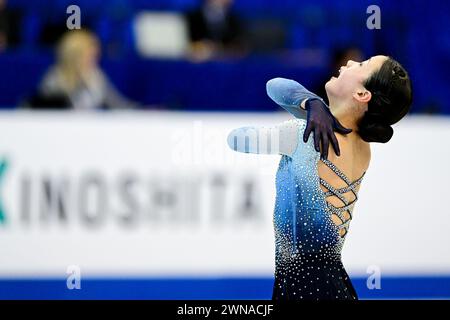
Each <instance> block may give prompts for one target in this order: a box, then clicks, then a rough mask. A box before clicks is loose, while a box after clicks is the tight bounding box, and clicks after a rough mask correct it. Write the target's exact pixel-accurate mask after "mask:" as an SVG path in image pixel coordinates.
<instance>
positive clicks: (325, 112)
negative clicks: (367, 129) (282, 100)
mask: <svg viewBox="0 0 450 320" xmlns="http://www.w3.org/2000/svg"><path fill="white" fill-rule="evenodd" d="M305 109H306V111H307V123H306V129H305V132H304V134H303V141H304V142H306V141H308V138H309V135H310V134H311V131H313V130H314V147H315V148H316V151H317V152H320V147H319V143H320V141H321V142H322V153H321V155H322V158H325V159H327V158H328V147H329V143H330V140H331V144H332V145H333V148H334V151H335V152H336V154H337V155H338V156H340V155H341V151H340V150H339V143H338V141H337V139H336V136H335V134H334V131H336V132H339V133H341V134H348V133H350V132H352V129H347V128H344V127H343V126H342V125H341V124H340V123H339V121H338V120H337V119H336V118H335V117H334V116H333V114H332V113H331V111H330V109H329V108H328V106H327V105H326V104H325V103H324V102H323V101H322V100H321V99H318V98H311V99H308V100H306V103H305Z"/></svg>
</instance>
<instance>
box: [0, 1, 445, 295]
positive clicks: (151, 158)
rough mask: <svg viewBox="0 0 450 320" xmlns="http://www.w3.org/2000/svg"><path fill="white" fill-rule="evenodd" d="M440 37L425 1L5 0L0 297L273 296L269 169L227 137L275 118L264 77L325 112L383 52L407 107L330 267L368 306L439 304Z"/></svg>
mask: <svg viewBox="0 0 450 320" xmlns="http://www.w3.org/2000/svg"><path fill="white" fill-rule="evenodd" d="M71 5H76V6H77V7H75V8H74V7H70V6H71ZM370 5H377V6H378V7H379V8H380V17H381V25H380V26H381V28H380V29H369V28H368V27H367V25H366V22H367V20H368V19H369V17H370V16H371V15H372V14H373V12H371V11H370V12H367V10H368V7H369V6H370ZM77 19H78V21H79V22H80V24H81V30H69V29H68V26H69V25H70V24H71V25H73V24H74V23H75V24H76V22H77ZM449 21H450V5H449V4H448V2H446V1H438V0H430V1H364V0H362V1H350V0H342V1H330V0H314V1H308V0H305V1H300V0H278V1H272V0H246V1H244V0H234V1H233V0H164V1H162V0H147V1H144V0H111V1H100V0H89V1H87V0H80V1H75V0H71V1H66V0H49V1H46V2H45V5H43V4H42V2H39V1H25V0H0V128H2V131H1V132H2V134H1V138H0V241H1V243H2V245H1V246H0V261H1V263H0V298H2V299H9V298H57V299H78V298H86V299H99V298H113V299H115V298H125V299H127V298H135V299H270V297H271V293H272V285H273V271H274V270H273V267H274V238H273V227H272V216H271V215H272V213H273V205H274V196H275V189H274V183H275V180H274V179H275V171H276V169H277V161H278V160H279V157H276V156H253V155H241V154H236V153H233V152H232V151H230V150H228V149H227V146H226V137H227V134H228V132H229V131H230V130H231V129H233V128H236V127H238V126H246V125H272V124H274V123H278V122H281V121H284V120H286V119H289V117H290V115H289V114H287V113H286V112H284V111H283V110H280V108H279V106H277V105H276V104H274V103H273V102H272V101H271V100H270V99H269V98H268V97H267V95H266V93H265V84H266V82H267V81H268V80H270V79H271V78H274V77H285V78H290V79H295V80H297V81H298V82H300V83H302V84H303V85H304V86H306V87H307V88H309V89H310V90H311V91H313V92H316V93H317V94H319V95H321V96H322V97H324V98H326V96H325V95H326V94H325V91H324V84H325V82H326V81H327V80H328V79H329V78H330V76H331V75H336V73H337V70H338V68H339V67H340V66H341V65H344V64H346V62H347V60H349V59H352V60H355V61H359V60H361V61H362V60H365V59H367V58H369V57H370V56H372V55H377V54H384V55H391V56H392V57H394V58H395V59H396V60H398V61H399V62H400V63H401V64H402V65H403V66H404V67H405V68H406V69H407V70H408V72H409V74H410V77H411V79H412V82H413V91H414V102H413V106H412V109H411V114H410V115H409V116H408V117H407V118H406V119H405V120H404V121H402V122H401V123H399V124H398V125H396V128H394V129H396V133H395V134H394V138H393V139H392V140H391V142H389V144H386V145H374V146H373V160H372V163H371V168H370V170H369V172H368V174H367V175H366V178H365V184H366V185H365V186H363V187H362V188H361V191H360V198H359V199H360V200H359V202H358V205H357V208H356V210H355V213H356V214H355V218H354V221H353V222H352V232H350V233H349V236H348V237H347V240H346V244H345V246H344V250H343V262H344V265H345V266H346V268H347V269H348V271H349V273H350V275H351V277H352V279H353V282H354V284H355V287H356V289H357V292H358V294H359V295H360V297H361V298H363V299H377V298H385V299H391V298H392V299H398V298H425V299H428V298H444V299H448V298H450V231H449V230H450V215H449V214H450V212H449V209H448V205H447V203H446V201H445V199H446V196H447V191H448V186H447V181H448V179H450V169H449V168H447V166H445V163H446V159H448V158H449V157H450V149H449V144H448V140H449V139H450V120H449V119H450V118H449V117H448V115H449V114H450V103H449V102H448V99H447V96H446V94H447V92H448V88H449V87H450V77H449V72H450V23H449ZM363 185H364V184H363ZM378 276H379V279H381V282H380V283H381V286H380V287H379V288H378V287H377V288H373V286H372V285H371V283H373V281H374V277H375V278H376V277H378ZM77 279H81V280H80V281H81V282H80V283H81V287H80V288H73V286H72V287H71V283H72V284H73V283H78V282H77V281H78V280H77Z"/></svg>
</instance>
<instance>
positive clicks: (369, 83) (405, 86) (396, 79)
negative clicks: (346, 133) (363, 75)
mask: <svg viewBox="0 0 450 320" xmlns="http://www.w3.org/2000/svg"><path fill="white" fill-rule="evenodd" d="M364 87H365V88H366V89H367V90H369V91H370V92H371V94H372V98H371V99H370V101H369V103H368V109H367V111H366V112H365V113H364V115H363V117H362V118H361V120H360V122H359V124H358V134H359V135H360V136H361V138H362V139H363V140H364V141H366V142H381V143H386V142H388V141H389V140H390V139H391V138H392V135H393V134H394V130H393V129H392V127H391V125H393V124H394V123H396V122H398V121H400V119H401V118H403V117H404V116H405V115H406V114H407V113H408V111H409V109H410V106H411V102H412V88H411V80H410V78H409V76H408V73H407V72H406V70H405V69H404V68H403V67H402V66H401V65H400V63H398V62H397V61H395V60H394V59H392V58H391V57H388V59H387V60H386V61H385V62H384V63H383V65H382V66H381V68H380V70H378V71H376V72H374V73H373V74H372V75H371V76H370V77H369V78H368V79H367V80H366V82H365V83H364Z"/></svg>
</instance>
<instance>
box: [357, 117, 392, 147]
mask: <svg viewBox="0 0 450 320" xmlns="http://www.w3.org/2000/svg"><path fill="white" fill-rule="evenodd" d="M383 120H384V119H383V117H382V116H381V115H380V114H376V113H368V112H366V113H365V115H364V117H363V118H362V120H361V122H360V124H359V130H358V133H359V135H360V136H361V138H362V139H363V140H364V141H366V142H380V143H386V142H388V141H389V140H391V138H392V136H393V135H394V129H392V127H391V126H390V125H389V124H387V123H384V122H383Z"/></svg>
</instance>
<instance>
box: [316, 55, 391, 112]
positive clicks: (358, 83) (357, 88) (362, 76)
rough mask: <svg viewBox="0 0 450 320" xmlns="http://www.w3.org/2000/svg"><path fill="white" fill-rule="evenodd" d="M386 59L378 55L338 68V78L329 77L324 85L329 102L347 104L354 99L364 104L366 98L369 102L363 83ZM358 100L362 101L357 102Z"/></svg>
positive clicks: (349, 62) (349, 61) (368, 94)
mask: <svg viewBox="0 0 450 320" xmlns="http://www.w3.org/2000/svg"><path fill="white" fill-rule="evenodd" d="M387 59H388V58H387V57H386V56H382V55H379V56H373V57H372V58H370V59H367V60H365V61H361V62H357V61H353V60H348V62H347V64H346V65H344V66H342V67H340V69H339V75H338V77H334V76H333V77H331V79H330V80H329V81H328V82H327V83H326V84H325V89H326V91H327V95H328V98H329V99H330V102H331V100H333V101H336V100H339V101H345V102H349V101H350V100H354V99H356V100H357V101H359V102H363V103H364V102H367V101H366V100H367V98H368V99H369V100H370V92H368V91H367V90H366V89H365V88H364V85H363V83H364V82H365V81H366V80H367V79H368V78H369V77H370V76H371V75H372V73H374V72H375V71H377V70H379V69H380V68H381V66H382V65H383V63H384V62H385V61H386V60H387ZM360 98H361V99H362V100H359V99H360ZM330 105H331V103H330Z"/></svg>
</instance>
